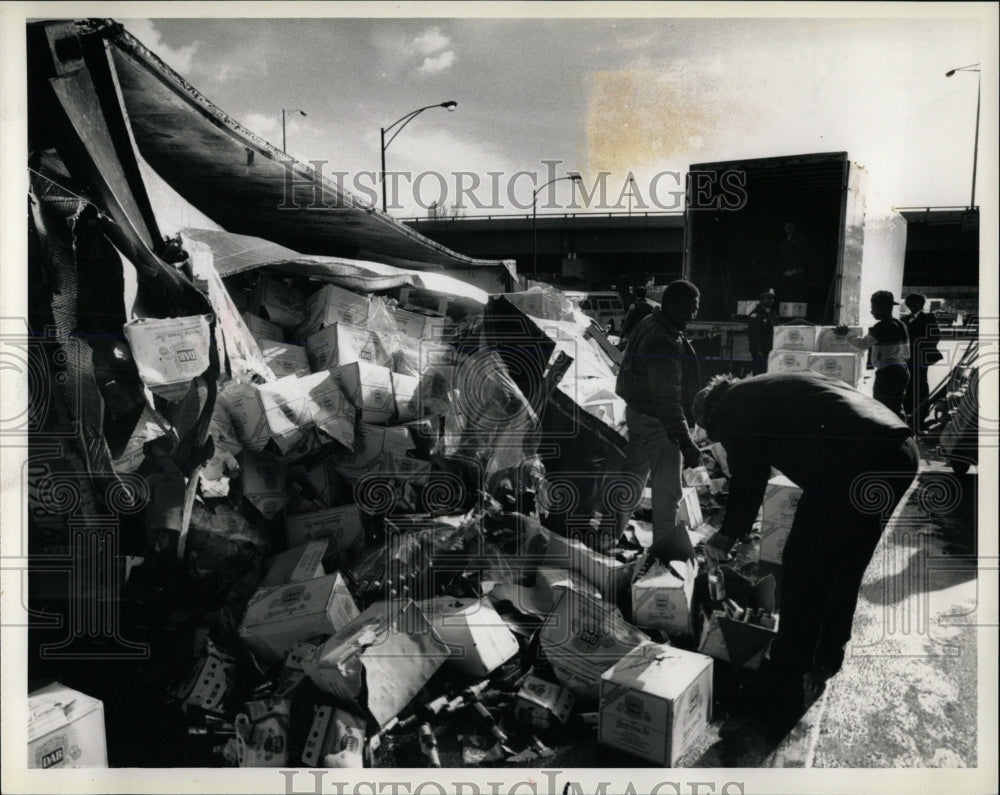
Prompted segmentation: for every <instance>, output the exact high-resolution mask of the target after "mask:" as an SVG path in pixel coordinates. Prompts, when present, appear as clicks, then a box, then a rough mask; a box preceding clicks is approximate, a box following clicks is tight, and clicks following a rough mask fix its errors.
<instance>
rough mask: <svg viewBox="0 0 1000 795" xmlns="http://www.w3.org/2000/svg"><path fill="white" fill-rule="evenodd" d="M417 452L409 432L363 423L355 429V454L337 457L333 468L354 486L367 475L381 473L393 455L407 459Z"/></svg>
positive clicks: (334, 457) (343, 454)
mask: <svg viewBox="0 0 1000 795" xmlns="http://www.w3.org/2000/svg"><path fill="white" fill-rule="evenodd" d="M413 448H414V444H413V439H412V437H411V436H410V431H409V429H408V428H404V427H398V428H386V427H383V426H381V425H369V424H367V423H363V422H362V423H358V425H357V427H356V428H355V436H354V451H353V452H351V453H346V452H344V453H337V454H335V455H334V456H333V457H332V459H331V462H330V465H331V466H332V467H333V469H334V471H336V472H337V474H339V475H340V476H341V477H342V478H343V479H344V480H346V481H347V482H349V483H353V482H355V481H357V480H359V479H360V478H362V477H364V476H365V475H366V474H369V473H377V472H381V471H382V469H383V467H384V466H385V465H386V463H387V462H388V461H390V460H391V458H390V454H391V455H392V456H399V457H405V456H406V454H407V453H408V452H409V451H410V450H412V449H413Z"/></svg>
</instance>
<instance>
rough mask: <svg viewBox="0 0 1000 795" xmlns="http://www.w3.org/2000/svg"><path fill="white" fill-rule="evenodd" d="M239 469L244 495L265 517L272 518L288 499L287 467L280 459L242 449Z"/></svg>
mask: <svg viewBox="0 0 1000 795" xmlns="http://www.w3.org/2000/svg"><path fill="white" fill-rule="evenodd" d="M240 470H241V472H242V475H243V493H244V496H245V497H246V498H247V500H249V501H250V504H251V505H253V506H254V508H256V509H257V510H258V511H260V512H261V513H262V514H263V515H264V516H265V518H267V519H273V518H274V516H275V514H277V513H278V511H280V510H281V509H282V508H283V507H285V504H286V503H287V502H288V500H289V499H290V495H289V492H288V468H287V467H286V466H285V464H284V463H282V462H281V461H278V460H275V459H273V458H268V457H266V456H259V455H255V454H254V453H252V452H250V451H249V450H244V451H243V454H242V455H241V457H240Z"/></svg>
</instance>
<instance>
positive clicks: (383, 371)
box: [330, 362, 396, 425]
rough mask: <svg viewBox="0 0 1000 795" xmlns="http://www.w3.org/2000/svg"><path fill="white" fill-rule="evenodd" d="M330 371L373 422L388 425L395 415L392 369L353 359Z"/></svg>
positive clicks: (361, 412) (356, 405)
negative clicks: (353, 360)
mask: <svg viewBox="0 0 1000 795" xmlns="http://www.w3.org/2000/svg"><path fill="white" fill-rule="evenodd" d="M330 374H331V375H332V376H333V380H334V381H336V382H337V385H338V386H339V387H340V390H341V392H343V393H344V395H346V396H347V399H348V400H349V401H350V402H351V405H352V406H354V408H355V410H356V411H357V412H358V413H359V414H360V417H361V421H362V422H367V423H369V424H370V425H385V424H386V423H388V422H389V421H390V420H391V419H392V418H393V417H394V416H395V414H396V404H395V402H394V401H393V397H392V394H393V393H392V372H391V371H390V370H389V368H388V367H379V366H378V365H375V364H368V363H367V362H351V363H350V364H344V365H341V366H340V367H331V368H330Z"/></svg>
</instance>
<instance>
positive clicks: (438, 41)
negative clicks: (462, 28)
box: [411, 28, 451, 55]
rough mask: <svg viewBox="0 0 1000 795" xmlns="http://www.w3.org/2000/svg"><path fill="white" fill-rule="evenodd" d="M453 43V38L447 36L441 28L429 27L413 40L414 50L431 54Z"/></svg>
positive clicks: (422, 53)
mask: <svg viewBox="0 0 1000 795" xmlns="http://www.w3.org/2000/svg"><path fill="white" fill-rule="evenodd" d="M450 43H451V39H449V38H448V37H447V36H445V35H444V34H443V33H442V32H441V29H440V28H427V30H425V31H424V32H423V33H421V34H420V35H419V36H417V37H416V38H415V39H414V40H413V44H412V45H411V46H412V47H413V50H414V52H417V53H420V54H421V55H431V54H433V53H436V52H438V51H439V50H443V49H444V48H445V47H447V46H448V45H449V44H450Z"/></svg>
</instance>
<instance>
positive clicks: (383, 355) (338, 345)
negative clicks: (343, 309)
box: [306, 323, 392, 372]
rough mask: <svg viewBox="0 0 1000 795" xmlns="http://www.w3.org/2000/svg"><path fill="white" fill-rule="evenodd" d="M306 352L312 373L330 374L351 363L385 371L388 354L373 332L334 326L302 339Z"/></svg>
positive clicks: (344, 324)
mask: <svg viewBox="0 0 1000 795" xmlns="http://www.w3.org/2000/svg"><path fill="white" fill-rule="evenodd" d="M306 352H307V353H308V354H309V364H310V365H311V366H312V369H313V371H314V372H317V371H319V370H333V369H334V368H335V367H341V366H343V365H345V364H351V363H352V362H365V363H367V364H377V365H380V366H382V367H389V366H390V365H391V364H392V354H391V353H390V352H389V351H388V350H387V349H386V347H385V345H384V344H383V342H382V339H381V338H380V337H379V336H378V335H377V334H376V333H375V332H373V331H369V330H368V329H365V328H361V327H360V326H351V325H348V324H346V323H334V324H333V325H332V326H325V327H324V328H322V329H320V330H319V331H316V332H313V333H312V334H310V335H309V336H308V337H306Z"/></svg>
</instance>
